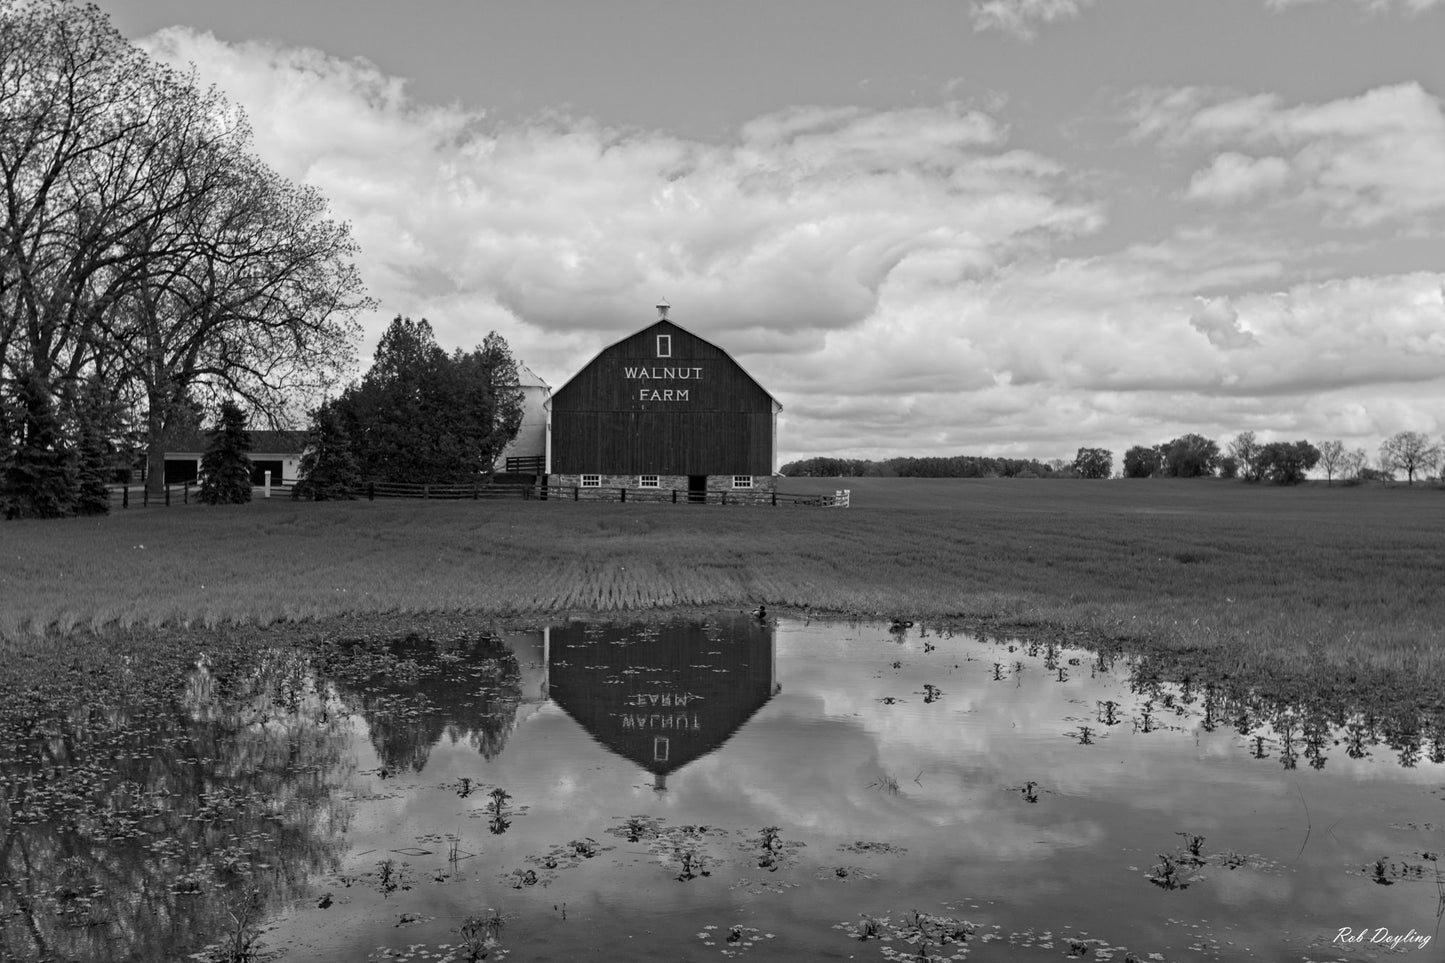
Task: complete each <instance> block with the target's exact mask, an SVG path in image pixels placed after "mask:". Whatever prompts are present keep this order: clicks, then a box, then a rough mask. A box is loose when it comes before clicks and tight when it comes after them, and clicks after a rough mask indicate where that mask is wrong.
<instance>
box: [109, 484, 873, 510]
mask: <svg viewBox="0 0 1445 963" xmlns="http://www.w3.org/2000/svg"><path fill="white" fill-rule="evenodd" d="M291 488H292V486H291V485H264V486H263V485H256V486H253V487H252V489H251V498H252V499H253V500H260V499H263V498H287V497H290V495H291ZM198 490H199V486H198V485H196V484H195V483H194V482H186V483H184V484H180V485H166V486H165V487H164V488H163V489H162V490H161V491H158V492H152V491H149V490H148V489H146V487H145V486H144V485H110V486H108V487H107V491H108V492H109V496H110V505H111V507H112V508H149V507H151V506H165V507H170V506H172V505H189V504H191V503H192V502H199V499H198V498H197V493H198ZM356 494H357V496H358V497H359V498H365V499H370V500H375V499H378V498H421V499H440V500H452V501H456V500H459V499H472V500H473V501H476V500H480V499H483V498H520V499H534V498H535V499H539V500H548V499H556V500H559V501H594V502H598V501H600V502H654V503H661V502H669V503H672V504H675V505H799V506H804V507H812V508H847V507H848V505H849V491H848V489H846V488H845V489H842V490H839V491H836V492H834V493H833V494H831V495H819V494H800V493H796V492H779V491H765V490H751V489H745V488H741V489H733V490H730V491H709V492H689V491H677V490H676V489H665V490H664V489H646V488H642V489H639V488H582V487H579V486H576V485H540V484H535V485H527V484H511V485H501V484H488V483H482V482H478V483H476V484H468V485H424V484H407V483H400V482H368V483H367V484H366V485H364V486H363V487H362V488H361V489H360V490H358V491H357V493H356Z"/></svg>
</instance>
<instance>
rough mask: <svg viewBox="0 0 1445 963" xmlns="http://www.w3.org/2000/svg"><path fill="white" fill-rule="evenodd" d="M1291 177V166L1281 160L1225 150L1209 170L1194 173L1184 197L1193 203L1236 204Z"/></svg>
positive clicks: (1264, 192) (1269, 189) (1279, 184)
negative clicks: (1194, 201) (1193, 201)
mask: <svg viewBox="0 0 1445 963" xmlns="http://www.w3.org/2000/svg"><path fill="white" fill-rule="evenodd" d="M1288 178H1289V164H1288V163H1286V162H1285V161H1284V160H1283V159H1281V158H1279V157H1249V156H1246V155H1244V154H1239V153H1235V152H1234V151H1225V152H1224V153H1222V154H1219V155H1218V156H1216V157H1215V158H1214V162H1213V163H1212V164H1210V165H1209V167H1208V168H1206V169H1204V170H1201V171H1198V172H1196V173H1195V175H1194V176H1193V178H1191V179H1190V181H1189V188H1188V190H1187V191H1185V196H1186V197H1188V198H1189V199H1190V200H1196V201H1209V202H1212V203H1216V204H1234V203H1238V202H1240V201H1245V200H1248V199H1250V198H1251V197H1255V196H1257V195H1259V194H1266V193H1269V192H1270V191H1273V190H1275V189H1277V188H1278V187H1280V186H1281V185H1282V184H1284V182H1285V181H1286V180H1287V179H1288Z"/></svg>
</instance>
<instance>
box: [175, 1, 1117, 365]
mask: <svg viewBox="0 0 1445 963" xmlns="http://www.w3.org/2000/svg"><path fill="white" fill-rule="evenodd" d="M150 46H151V48H152V50H153V51H154V52H156V53H157V54H158V55H160V56H163V57H165V58H166V59H168V60H171V61H175V62H185V61H193V62H195V63H197V64H200V65H202V68H201V70H202V73H203V76H204V79H206V80H209V81H215V82H216V83H218V84H219V85H220V86H221V87H222V88H223V89H225V90H227V91H228V92H230V93H231V94H232V95H233V96H234V97H235V98H237V99H238V100H240V101H241V102H242V103H243V104H244V105H245V106H246V107H247V108H248V109H249V112H250V114H251V116H252V118H253V122H254V123H255V126H256V136H257V145H258V149H259V150H260V151H261V153H262V154H263V156H265V157H266V158H268V160H270V161H271V162H272V163H273V164H275V165H276V166H277V167H278V168H279V169H280V170H281V171H282V173H284V174H286V175H288V176H291V177H294V178H298V179H303V180H307V181H309V182H311V183H314V184H317V185H318V186H320V187H322V188H323V189H324V190H325V192H326V194H327V195H328V197H330V198H331V200H332V202H333V205H334V207H335V208H336V210H337V212H338V213H339V214H341V215H342V216H344V217H346V218H348V219H350V220H351V221H352V223H353V224H354V226H355V229H356V232H357V235H358V238H359V240H360V241H361V244H362V246H363V249H364V251H365V252H366V261H367V264H366V267H367V271H366V275H367V277H368V279H369V281H370V283H371V284H372V286H373V287H374V288H375V289H376V290H377V292H378V293H379V294H380V295H381V297H382V299H383V301H384V303H385V306H386V308H387V310H389V311H400V312H405V313H411V314H421V313H428V314H431V315H433V316H432V318H431V319H432V321H433V322H434V324H435V326H436V328H437V330H438V333H439V335H440V336H441V337H442V338H443V339H444V340H449V341H450V342H451V343H463V344H465V343H468V342H469V341H474V340H477V338H478V337H479V335H480V333H484V332H485V330H486V327H485V326H488V325H500V324H502V323H504V322H508V321H510V322H513V323H519V324H521V325H524V326H525V328H526V334H525V335H524V336H523V337H522V338H521V341H522V347H523V348H524V349H525V350H526V351H527V352H528V355H527V356H528V357H529V359H532V358H537V359H538V360H540V361H541V362H543V363H544V364H545V363H546V362H549V361H555V362H558V363H559V364H560V363H563V362H566V363H572V362H576V361H578V360H579V359H578V357H577V355H578V352H579V345H580V344H581V343H583V342H590V343H592V344H594V345H595V343H596V340H597V338H598V337H600V336H603V335H606V334H609V333H615V334H622V333H625V332H626V331H627V330H630V329H631V328H633V327H635V326H636V325H637V324H638V323H640V322H642V321H645V320H646V319H647V318H648V317H650V309H649V308H648V306H649V305H651V304H652V303H653V302H654V301H655V300H656V299H657V298H658V297H668V298H670V299H671V300H672V301H673V302H674V304H675V308H676V310H675V315H676V317H678V319H679V320H680V321H683V322H684V323H691V324H693V325H697V326H699V327H701V328H702V329H704V330H711V331H714V332H716V331H719V330H724V329H726V330H728V331H730V332H732V334H731V335H730V337H729V343H730V347H732V349H733V350H735V351H741V352H747V351H750V350H754V349H761V348H764V347H766V348H767V349H768V350H770V351H785V352H786V351H806V350H810V349H812V348H813V347H816V345H817V344H818V343H819V339H821V338H822V337H824V336H825V335H826V334H827V332H830V331H836V330H840V329H845V328H847V327H849V326H852V325H856V324H859V323H861V322H862V321H863V320H864V319H866V318H868V317H869V316H870V315H871V314H872V313H873V312H874V311H875V310H876V308H877V305H878V298H879V291H880V290H881V288H882V287H883V286H884V285H885V284H886V283H887V282H888V281H889V280H890V279H893V280H895V281H897V280H900V279H906V280H907V283H909V284H911V285H917V286H925V287H926V286H929V285H939V284H948V283H952V282H953V281H954V280H956V279H958V278H960V277H965V276H968V275H970V274H974V273H978V272H982V271H987V270H989V269H991V268H992V267H993V266H996V265H997V264H999V263H1001V262H1002V261H1004V260H1006V259H1007V258H1008V257H1010V256H1011V252H1015V251H1017V250H1020V249H1025V248H1028V247H1030V246H1034V245H1037V244H1038V243H1040V240H1039V239H1040V238H1044V237H1048V236H1060V235H1071V234H1076V233H1079V232H1088V231H1092V230H1094V229H1095V228H1096V227H1097V226H1098V224H1099V223H1100V222H1101V215H1100V213H1099V210H1098V208H1097V207H1096V206H1095V205H1093V204H1091V203H1077V202H1074V201H1071V200H1069V199H1068V197H1067V193H1068V188H1067V184H1066V183H1065V179H1064V178H1063V176H1062V173H1063V172H1062V169H1061V168H1060V167H1059V166H1058V165H1057V164H1056V163H1054V162H1052V161H1050V160H1049V159H1047V158H1044V157H1041V156H1039V155H1036V154H1033V153H1031V152H1028V151H1023V150H1018V149H1015V148H1011V147H1010V146H1009V145H1008V131H1007V129H1006V127H1005V126H1004V125H1003V124H1002V123H1001V122H1000V121H999V120H998V119H996V118H995V117H992V116H990V115H988V114H986V113H984V112H981V111H978V110H975V109H971V108H970V107H968V106H967V105H965V104H961V103H943V104H937V105H933V106H928V107H916V108H910V109H901V110H892V111H880V110H864V109H861V108H812V107H798V108H792V109H788V110H785V111H781V112H778V113H775V114H770V115H768V116H764V117H759V118H757V119H755V120H753V121H752V122H750V123H748V124H746V125H744V126H743V127H742V128H741V129H740V130H739V131H738V132H737V135H736V137H735V139H734V140H733V142H731V143H727V144H721V145H718V144H706V143H700V142H693V141H688V140H684V139H680V138H677V137H674V136H671V135H668V134H665V133H660V132H656V131H644V130H620V129H614V128H609V127H606V126H603V125H599V124H597V123H595V122H593V121H590V120H588V119H586V118H573V117H567V116H561V115H559V116H551V117H543V118H537V119H534V120H533V121H531V122H527V123H514V124H491V123H488V122H487V120H486V118H485V116H484V115H481V114H477V113H470V112H467V111H464V110H461V109H460V108H456V107H431V106H426V105H420V104H417V103H414V102H413V101H412V100H410V99H409V98H408V97H407V95H406V91H405V87H404V85H403V84H401V83H400V82H399V81H397V80H395V79H394V78H390V77H387V76H385V75H384V74H383V73H382V72H381V71H379V70H378V69H377V68H376V67H375V66H374V65H371V64H369V63H367V62H365V61H356V60H353V61H343V60H339V59H336V58H332V57H328V56H326V55H324V54H321V53H319V52H317V51H314V50H305V49H296V48H289V47H279V46H276V45H272V44H263V43H249V44H228V43H223V42H220V41H218V40H216V39H215V38H214V37H212V36H209V35H206V34H197V33H194V32H190V31H187V30H183V29H179V28H173V29H170V30H167V31H165V32H163V33H161V34H159V35H157V36H156V37H155V38H153V39H152V41H151V44H150ZM473 329H475V333H474V332H473ZM780 332H785V333H783V334H780ZM593 350H595V347H594V349H593ZM538 353H539V354H538ZM580 360H585V357H584V358H582V359H580Z"/></svg>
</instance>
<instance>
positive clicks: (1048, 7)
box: [969, 0, 1094, 40]
mask: <svg viewBox="0 0 1445 963" xmlns="http://www.w3.org/2000/svg"><path fill="white" fill-rule="evenodd" d="M1093 3H1094V0H973V5H972V7H971V9H970V11H969V12H970V14H971V15H972V16H973V27H974V29H975V30H1003V31H1005V32H1007V33H1011V34H1013V35H1014V36H1016V37H1019V38H1021V39H1024V40H1029V39H1032V38H1033V37H1034V36H1035V35H1036V34H1037V32H1038V30H1037V25H1038V24H1040V23H1053V22H1054V21H1055V20H1072V19H1073V18H1075V17H1077V16H1078V15H1079V14H1080V12H1081V11H1083V10H1084V8H1086V7H1089V6H1092V5H1093Z"/></svg>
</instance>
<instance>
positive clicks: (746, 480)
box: [733, 475, 753, 488]
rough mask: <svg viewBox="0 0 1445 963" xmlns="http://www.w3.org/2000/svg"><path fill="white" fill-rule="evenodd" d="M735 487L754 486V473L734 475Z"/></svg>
mask: <svg viewBox="0 0 1445 963" xmlns="http://www.w3.org/2000/svg"><path fill="white" fill-rule="evenodd" d="M733 487H734V488H752V487H753V476H752V475H734V476H733Z"/></svg>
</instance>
